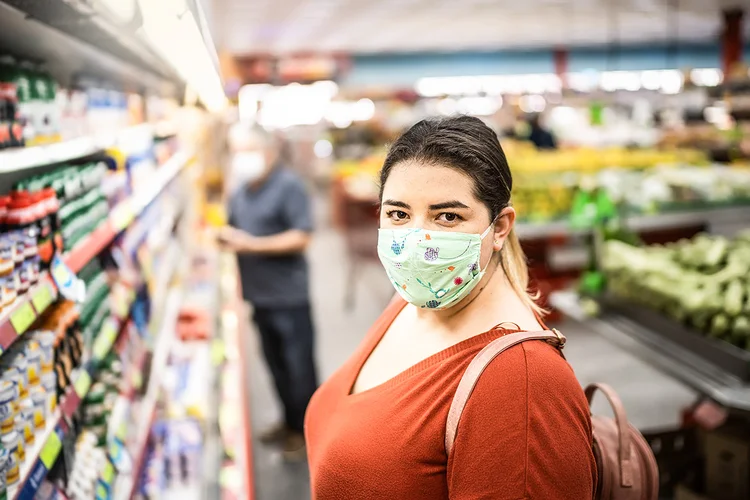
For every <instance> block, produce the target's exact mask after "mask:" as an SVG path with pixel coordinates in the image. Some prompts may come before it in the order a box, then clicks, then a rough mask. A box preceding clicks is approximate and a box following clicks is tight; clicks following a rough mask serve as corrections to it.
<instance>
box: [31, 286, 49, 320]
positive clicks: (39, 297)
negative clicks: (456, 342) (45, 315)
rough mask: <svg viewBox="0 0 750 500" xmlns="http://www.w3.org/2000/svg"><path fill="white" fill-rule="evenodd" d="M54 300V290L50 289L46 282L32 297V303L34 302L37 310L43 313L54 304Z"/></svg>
mask: <svg viewBox="0 0 750 500" xmlns="http://www.w3.org/2000/svg"><path fill="white" fill-rule="evenodd" d="M54 300H55V297H54V295H53V294H52V290H50V287H49V285H46V284H45V285H43V286H42V287H41V288H40V289H39V290H37V291H36V292H35V293H34V296H33V297H32V298H31V303H32V304H34V309H36V312H38V313H40V314H41V313H42V312H44V311H45V310H46V309H47V308H48V307H49V306H50V305H51V304H52V302H54Z"/></svg>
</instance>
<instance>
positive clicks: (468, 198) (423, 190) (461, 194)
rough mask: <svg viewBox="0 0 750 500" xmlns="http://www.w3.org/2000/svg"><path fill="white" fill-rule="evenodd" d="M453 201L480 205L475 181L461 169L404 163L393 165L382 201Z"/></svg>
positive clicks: (384, 188) (384, 187)
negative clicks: (475, 189)
mask: <svg viewBox="0 0 750 500" xmlns="http://www.w3.org/2000/svg"><path fill="white" fill-rule="evenodd" d="M448 198H450V199H451V200H454V199H457V200H460V201H463V202H464V203H466V204H467V205H468V204H469V203H472V202H473V203H480V202H479V200H477V199H476V198H475V196H474V181H473V179H472V178H471V177H469V176H468V175H467V174H465V173H463V172H461V171H460V170H458V169H455V168H452V167H447V166H441V165H433V164H425V163H420V162H404V163H399V164H397V165H394V167H393V168H392V169H391V172H390V174H389V175H388V179H387V180H386V181H385V184H384V185H383V199H398V200H399V201H406V200H407V199H410V200H413V201H419V200H424V201H425V203H434V202H435V200H436V199H439V200H440V201H444V199H448Z"/></svg>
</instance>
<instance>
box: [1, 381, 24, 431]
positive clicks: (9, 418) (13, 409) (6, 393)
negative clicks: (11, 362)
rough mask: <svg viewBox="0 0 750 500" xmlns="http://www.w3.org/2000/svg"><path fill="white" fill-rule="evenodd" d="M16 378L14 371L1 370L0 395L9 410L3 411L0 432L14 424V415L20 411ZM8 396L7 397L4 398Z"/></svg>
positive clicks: (8, 429) (10, 429)
mask: <svg viewBox="0 0 750 500" xmlns="http://www.w3.org/2000/svg"><path fill="white" fill-rule="evenodd" d="M18 379H19V375H18V373H16V372H15V371H4V372H3V388H4V389H3V392H2V395H1V397H2V398H3V401H8V403H9V405H8V406H9V408H6V409H9V411H8V412H7V413H5V417H3V420H2V422H0V433H1V434H7V433H9V432H10V431H12V430H13V429H15V426H16V415H18V412H19V411H20V408H21V405H20V401H19V396H18V385H19V383H18ZM7 384H10V386H11V387H12V389H10V390H9V389H8V386H7ZM6 397H7V398H9V399H6Z"/></svg>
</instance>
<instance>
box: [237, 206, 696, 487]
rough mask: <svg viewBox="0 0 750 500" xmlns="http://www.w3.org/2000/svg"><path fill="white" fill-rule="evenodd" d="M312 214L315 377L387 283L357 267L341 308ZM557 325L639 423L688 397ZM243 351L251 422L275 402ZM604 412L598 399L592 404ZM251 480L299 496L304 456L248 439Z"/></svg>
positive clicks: (267, 416) (361, 325)
mask: <svg viewBox="0 0 750 500" xmlns="http://www.w3.org/2000/svg"><path fill="white" fill-rule="evenodd" d="M317 208H318V211H319V213H320V217H318V220H319V221H320V223H319V225H318V228H319V229H318V231H317V233H316V235H315V240H314V243H313V245H312V247H311V249H310V252H309V259H310V264H311V269H312V296H313V306H314V314H315V320H316V323H317V360H318V368H319V372H320V375H321V378H323V379H325V378H326V377H328V376H329V375H330V374H331V373H332V372H333V371H334V370H336V368H337V367H338V366H339V365H341V363H343V362H344V360H346V359H347V357H348V356H349V355H350V354H351V352H352V351H353V350H354V348H355V347H356V346H357V345H358V343H359V342H360V340H361V339H362V337H363V336H364V334H365V332H366V331H367V329H368V328H369V326H370V325H371V323H372V322H373V321H374V320H375V318H377V316H378V315H379V314H380V312H381V311H382V309H383V307H384V305H385V303H386V302H387V300H388V298H389V296H390V293H391V289H390V284H389V283H388V282H387V280H386V278H385V275H384V273H383V272H382V270H381V268H380V267H379V264H378V263H373V264H372V265H371V266H369V267H368V268H367V269H365V270H364V272H363V274H362V276H361V278H360V279H359V281H358V286H357V293H356V304H355V308H354V310H352V311H346V310H345V308H344V282H345V265H346V252H345V248H344V243H343V239H342V238H341V236H340V235H339V234H337V233H336V232H335V231H334V230H332V229H330V228H327V227H326V225H325V219H326V218H325V214H324V213H323V211H324V210H325V205H324V204H323V203H322V202H320V200H319V203H318V207H317ZM558 327H559V328H560V329H561V330H562V331H564V332H565V334H566V335H567V337H568V340H569V342H568V346H567V347H566V349H565V352H566V356H567V358H568V360H569V362H570V363H571V364H572V366H573V368H574V369H575V371H576V374H577V375H578V378H579V380H580V381H581V384H584V385H585V384H587V383H590V382H593V381H598V382H606V383H608V384H610V385H611V386H612V387H614V388H615V389H616V390H617V391H618V393H619V394H620V397H621V398H622V400H623V402H624V404H625V408H626V409H627V411H628V415H629V417H630V420H631V421H632V422H633V424H634V425H636V426H637V427H639V428H643V429H657V428H663V427H668V426H673V425H676V424H677V422H678V414H679V411H680V410H681V409H682V408H683V407H685V406H686V405H688V404H690V403H691V402H692V401H693V400H694V398H695V394H694V393H693V392H692V391H691V390H689V389H687V388H686V387H684V386H683V385H681V384H679V383H678V382H676V381H674V380H672V379H670V378H667V377H666V376H664V375H662V374H661V373H660V372H658V371H656V370H654V369H653V368H651V367H650V366H648V365H646V364H644V363H642V362H641V361H639V360H638V359H636V358H634V357H633V356H631V355H629V354H628V353H627V352H625V351H623V350H621V349H619V348H618V347H616V346H614V345H613V344H611V343H610V342H608V341H606V340H604V339H602V338H600V337H598V336H597V335H596V334H595V333H593V332H591V331H588V330H587V329H586V328H585V327H583V326H582V325H580V324H575V323H569V322H566V323H563V324H561V325H558ZM250 345H251V348H250V349H251V352H250V353H249V355H248V357H247V358H246V359H248V360H249V363H251V364H252V367H251V370H250V377H251V380H250V381H249V383H248V387H249V390H250V391H251V397H250V401H251V405H252V408H251V413H252V428H253V431H254V434H255V435H257V433H258V430H259V429H263V428H265V427H267V426H269V425H270V424H272V423H273V422H274V421H275V419H276V418H277V417H278V415H279V413H278V408H277V403H276V400H275V397H274V395H273V392H272V388H271V383H270V380H269V376H268V373H267V371H266V368H265V365H264V364H263V360H262V357H261V355H260V352H259V350H258V346H257V344H256V343H255V342H254V341H253V342H251V343H250ZM594 409H595V411H597V412H602V413H604V412H606V411H607V410H606V406H605V405H604V403H603V401H597V402H596V403H595V406H594ZM254 462H255V477H254V481H255V485H256V498H257V499H258V500H303V499H307V498H309V496H310V493H309V481H308V477H307V467H306V465H305V464H296V465H289V464H284V463H282V461H281V457H280V455H279V453H278V452H277V451H275V450H273V449H269V448H266V447H264V446H262V445H261V444H259V443H258V442H257V441H256V442H254Z"/></svg>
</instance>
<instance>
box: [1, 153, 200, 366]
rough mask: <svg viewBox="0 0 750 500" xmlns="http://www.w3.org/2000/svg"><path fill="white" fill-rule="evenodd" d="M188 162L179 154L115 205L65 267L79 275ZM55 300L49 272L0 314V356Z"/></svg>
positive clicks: (66, 259)
mask: <svg viewBox="0 0 750 500" xmlns="http://www.w3.org/2000/svg"><path fill="white" fill-rule="evenodd" d="M189 160H190V155H188V154H187V153H184V152H178V153H177V154H175V155H174V157H172V158H171V159H170V160H169V161H168V162H167V163H165V164H164V165H163V166H162V168H161V169H160V170H159V172H158V174H157V175H156V178H155V179H154V182H153V184H150V187H149V189H148V190H144V191H143V192H141V193H139V194H137V195H134V196H132V197H131V198H128V199H127V200H125V201H123V202H121V203H120V204H118V205H117V206H116V207H115V208H114V209H113V210H112V211H111V212H110V216H109V218H108V219H107V221H105V222H104V224H102V225H101V226H100V227H99V228H97V229H96V230H94V232H93V233H91V234H90V235H89V236H88V237H87V238H86V239H84V240H83V241H81V242H80V244H78V245H77V246H76V247H75V248H74V249H73V250H71V251H70V252H68V253H67V254H66V255H65V259H64V260H65V263H66V264H67V265H68V267H69V268H70V269H71V270H72V271H73V272H74V273H77V272H80V270H81V269H83V267H84V266H85V265H86V264H88V263H89V262H90V261H91V260H92V259H93V258H94V257H96V256H97V255H99V253H101V251H102V250H104V249H105V248H106V247H107V246H108V245H109V244H110V243H111V242H112V241H113V240H114V239H115V236H117V234H119V233H120V232H121V231H122V230H124V229H125V228H126V227H128V225H130V224H131V223H132V222H133V220H135V218H136V217H137V216H138V215H139V214H140V213H141V212H142V211H143V210H144V209H145V208H146V207H147V206H148V205H149V204H150V203H151V202H152V201H154V199H156V197H157V196H159V194H160V193H161V192H162V191H163V190H164V188H165V187H166V186H167V185H168V184H169V183H170V182H171V181H172V179H174V178H175V176H177V174H178V173H179V172H180V171H181V170H182V168H183V167H184V166H185V165H186V164H187V162H188V161H189ZM56 299H57V288H56V287H55V285H54V283H53V281H52V278H51V277H50V275H49V273H48V272H44V273H43V275H42V276H41V277H40V280H39V284H38V285H36V286H35V287H33V288H32V289H31V290H30V291H29V292H28V293H27V294H26V295H25V296H24V297H21V298H19V299H18V300H16V302H15V303H14V304H13V306H11V307H10V308H9V309H8V310H7V311H3V312H2V313H0V353H2V352H3V351H5V350H7V349H8V347H10V346H11V345H12V344H13V342H15V341H16V340H17V339H18V337H19V336H21V335H22V334H23V333H25V332H26V331H27V330H28V329H29V328H30V327H31V325H32V324H33V323H34V322H35V321H36V320H37V318H38V317H39V316H41V315H42V313H44V311H45V310H46V309H47V308H48V307H49V306H50V305H51V304H53V303H54V302H55V300H56Z"/></svg>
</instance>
